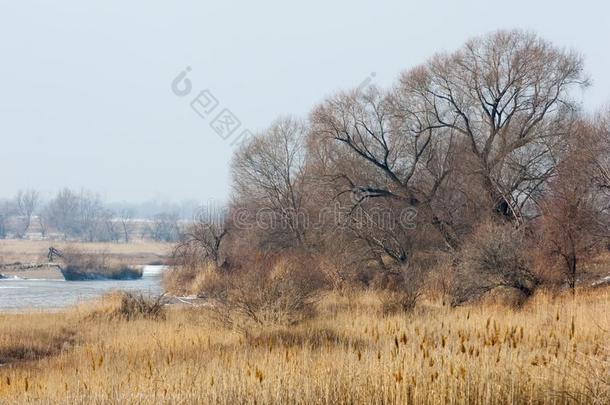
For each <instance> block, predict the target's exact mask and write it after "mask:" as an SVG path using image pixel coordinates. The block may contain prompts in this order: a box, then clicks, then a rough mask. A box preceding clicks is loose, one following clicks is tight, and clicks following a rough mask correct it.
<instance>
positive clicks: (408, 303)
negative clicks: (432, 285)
mask: <svg viewBox="0 0 610 405" xmlns="http://www.w3.org/2000/svg"><path fill="white" fill-rule="evenodd" d="M424 275H425V270H424V269H423V268H421V267H419V266H417V265H414V264H409V265H405V266H402V267H400V268H398V269H397V270H395V271H391V272H385V273H383V274H382V275H381V276H380V277H379V278H378V279H377V280H376V281H375V287H377V288H378V289H380V290H381V291H380V292H379V299H380V301H381V309H382V312H383V314H384V315H389V314H393V313H397V312H411V311H413V309H415V305H416V304H417V301H418V300H419V298H420V297H421V295H422V286H423V282H424Z"/></svg>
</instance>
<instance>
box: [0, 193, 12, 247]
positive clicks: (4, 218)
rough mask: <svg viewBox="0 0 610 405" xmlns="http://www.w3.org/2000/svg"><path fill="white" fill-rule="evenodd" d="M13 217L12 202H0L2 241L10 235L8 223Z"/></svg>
mask: <svg viewBox="0 0 610 405" xmlns="http://www.w3.org/2000/svg"><path fill="white" fill-rule="evenodd" d="M11 215H12V208H11V202H10V201H3V200H0V239H4V238H6V236H7V234H8V228H9V224H8V221H9V218H10V217H11Z"/></svg>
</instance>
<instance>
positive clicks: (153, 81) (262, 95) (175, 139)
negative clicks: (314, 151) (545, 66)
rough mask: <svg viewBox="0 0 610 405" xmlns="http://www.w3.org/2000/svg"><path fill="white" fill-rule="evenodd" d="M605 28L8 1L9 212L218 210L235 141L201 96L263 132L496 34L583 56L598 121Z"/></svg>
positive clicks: (597, 12) (0, 75) (543, 11)
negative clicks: (143, 207)
mask: <svg viewBox="0 0 610 405" xmlns="http://www.w3.org/2000/svg"><path fill="white" fill-rule="evenodd" d="M608 15H610V6H609V5H607V2H605V1H581V2H574V1H532V0H528V1H510V2H489V1H482V0H480V1H470V2H468V3H466V2H462V1H434V2H423V1H374V2H373V1H370V2H363V1H353V0H352V1H335V2H330V1H328V0H326V1H321V0H310V1H306V2H300V3H298V4H296V3H295V4H293V3H292V2H288V1H245V0H243V1H232V2H223V1H220V0H218V1H172V2H168V1H163V2H162V1H150V0H149V1H144V0H141V1H117V0H109V1H103V2H102V1H95V2H94V1H83V0H62V1H54V2H50V1H42V0H40V1H29V0H19V1H9V0H0V165H1V166H0V197H8V196H11V195H12V194H14V193H15V192H16V190H18V189H20V188H37V189H41V190H44V191H45V192H47V193H50V192H54V191H55V190H57V189H58V188H60V187H63V186H68V187H73V188H81V187H85V188H88V189H91V190H94V191H98V192H100V193H101V194H102V195H103V196H104V197H105V198H106V199H108V200H130V201H138V200H144V199H148V198H151V197H155V196H161V197H163V198H166V199H171V200H180V199H187V198H195V199H199V200H201V201H206V200H210V199H216V200H223V199H225V198H226V196H227V194H228V190H229V185H228V164H229V160H230V156H231V151H232V147H231V145H230V140H231V139H232V138H229V141H225V140H223V139H221V138H220V137H219V136H218V135H217V134H216V133H215V132H214V131H213V130H212V129H211V128H210V126H209V122H210V120H211V119H210V118H209V117H208V119H207V120H204V119H202V118H200V117H199V116H198V115H197V114H195V113H194V112H193V110H191V108H190V106H189V102H190V100H191V99H192V98H193V96H194V95H196V93H199V91H200V90H204V89H206V88H207V89H209V90H210V91H211V92H212V93H213V94H214V96H215V97H216V98H217V99H218V101H219V103H220V104H219V107H218V109H217V110H215V112H219V111H220V108H229V109H230V110H231V111H232V112H233V113H234V114H235V115H236V116H237V117H238V118H239V119H240V120H241V121H242V123H243V124H242V128H249V129H251V130H252V131H255V130H257V129H261V128H263V127H265V126H266V125H267V124H268V123H270V122H271V121H272V120H273V119H274V118H275V117H276V116H278V115H281V114H286V113H294V114H297V115H306V114H307V113H308V112H309V110H310V109H311V108H312V107H313V106H314V105H315V104H316V103H317V102H319V101H321V100H322V99H323V98H324V97H325V96H327V95H329V94H331V93H333V92H334V91H336V90H338V89H341V88H349V87H352V86H357V85H358V84H359V83H360V82H362V81H363V80H365V79H366V78H367V77H368V75H369V74H370V73H371V72H375V73H376V77H375V79H374V81H375V82H376V83H378V84H381V85H384V86H385V85H389V84H391V83H392V82H393V81H394V80H395V78H396V77H397V75H398V74H399V72H401V71H403V70H406V69H408V68H409V67H412V66H415V65H417V64H419V63H421V62H423V61H425V60H426V59H427V58H428V57H430V56H431V55H432V54H433V53H435V52H438V51H443V50H448V51H450V50H453V49H455V48H457V47H458V46H460V45H461V44H462V43H463V42H464V41H465V40H466V39H468V38H469V37H472V36H476V35H481V34H485V33H487V32H490V31H493V30H496V29H500V28H524V29H530V30H534V31H536V32H537V33H538V34H540V35H541V36H543V37H545V38H547V39H550V40H552V41H554V42H555V43H556V44H558V45H560V46H565V47H571V48H575V49H577V50H579V51H580V52H582V54H583V55H584V57H585V60H586V66H587V71H588V73H589V74H590V76H591V78H592V80H593V86H592V87H591V88H590V89H589V90H587V92H586V93H585V95H584V97H585V106H586V108H588V109H591V110H592V109H595V108H597V106H599V105H601V104H604V103H607V102H608V101H610V54H609V52H608V51H609V49H608V41H609V40H610V24H609V22H608ZM186 66H190V67H191V68H192V71H191V73H190V74H189V77H190V79H191V82H192V86H193V93H192V94H191V95H190V96H188V97H184V98H180V97H178V96H176V95H174V94H173V93H172V91H171V89H170V83H171V81H172V80H173V79H174V77H175V76H176V75H177V74H178V73H179V72H180V71H182V70H183V69H184V68H185V67H186ZM212 118H213V117H212Z"/></svg>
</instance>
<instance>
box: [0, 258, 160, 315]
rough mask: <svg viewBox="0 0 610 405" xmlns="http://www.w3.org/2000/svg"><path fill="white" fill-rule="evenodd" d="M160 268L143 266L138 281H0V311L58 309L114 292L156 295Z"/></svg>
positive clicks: (158, 287)
mask: <svg viewBox="0 0 610 405" xmlns="http://www.w3.org/2000/svg"><path fill="white" fill-rule="evenodd" d="M164 269H165V267H164V266H144V272H143V275H142V278H141V279H139V280H103V281H64V280H32V279H29V280H19V279H8V280H0V312H5V311H23V310H49V309H51V310H52V309H60V308H64V307H67V306H70V305H74V304H77V303H79V302H82V301H87V300H91V299H92V298H97V297H99V296H101V295H104V294H106V293H108V292H110V291H116V290H121V291H132V292H137V293H142V294H144V295H158V294H160V293H161V292H162V288H161V273H162V272H163V270H164Z"/></svg>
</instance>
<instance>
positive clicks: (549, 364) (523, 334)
mask: <svg viewBox="0 0 610 405" xmlns="http://www.w3.org/2000/svg"><path fill="white" fill-rule="evenodd" d="M117 305H119V304H118V299H117V298H116V297H106V298H105V299H104V300H103V301H102V302H100V303H96V304H95V305H88V306H85V307H79V308H74V309H71V310H68V311H66V312H62V313H53V314H43V313H38V314H37V313H30V314H11V315H0V363H3V365H2V366H1V367H0V403H37V402H43V403H46V402H51V403H66V404H73V403H83V404H84V403H87V404H89V403H109V402H111V403H222V404H235V403H284V404H287V403H328V404H331V403H362V404H382V403H383V404H386V403H417V404H419V403H426V404H445V403H453V404H490V403H501V404H504V403H506V404H508V403H542V404H547V403H548V404H561V403H592V404H595V403H597V404H601V403H608V398H610V357H609V355H610V353H609V352H608V350H609V347H608V345H609V344H610V332H609V331H610V291H608V289H599V290H596V291H592V292H587V293H584V292H583V293H581V294H579V295H578V296H577V297H576V298H575V299H574V298H572V297H571V296H568V295H566V296H559V297H554V298H551V297H550V296H549V295H547V294H538V295H537V296H536V297H534V298H533V300H531V301H530V302H528V304H527V305H526V306H525V307H524V308H522V309H520V310H513V309H509V308H506V307H502V306H496V305H489V304H488V305H480V306H476V307H462V308H457V309H451V308H447V307H443V306H440V305H437V304H434V303H425V304H423V305H421V306H420V307H418V309H417V310H416V311H415V313H413V314H404V313H402V314H395V315H389V316H382V315H381V309H380V303H379V300H378V298H377V297H376V296H375V295H374V294H373V293H369V292H364V293H351V294H337V293H330V294H328V295H326V296H325V297H324V298H323V299H322V300H321V301H320V302H319V303H318V314H317V316H316V317H315V318H313V319H311V320H309V321H306V322H304V323H302V324H299V325H297V326H291V327H281V326H276V327H266V328H251V329H249V331H248V332H247V333H244V332H242V333H237V332H235V331H234V330H233V329H230V328H228V327H226V326H225V325H223V324H222V323H220V322H219V321H217V320H216V317H214V316H212V314H211V312H210V310H209V308H208V309H206V308H205V307H202V308H192V307H189V308H180V307H172V308H170V309H168V310H167V313H166V316H165V317H162V318H159V319H147V318H139V319H138V318H137V317H136V319H131V320H126V319H125V318H124V317H121V316H116V313H117V312H116V308H117ZM113 314H114V315H113Z"/></svg>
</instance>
